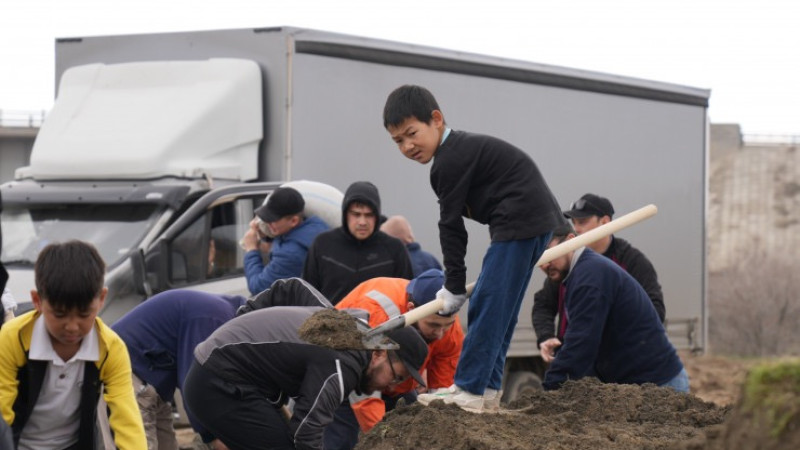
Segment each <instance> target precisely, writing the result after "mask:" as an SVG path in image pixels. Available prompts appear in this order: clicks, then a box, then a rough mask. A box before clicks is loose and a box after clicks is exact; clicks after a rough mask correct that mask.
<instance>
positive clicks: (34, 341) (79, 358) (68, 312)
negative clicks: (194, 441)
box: [0, 241, 147, 450]
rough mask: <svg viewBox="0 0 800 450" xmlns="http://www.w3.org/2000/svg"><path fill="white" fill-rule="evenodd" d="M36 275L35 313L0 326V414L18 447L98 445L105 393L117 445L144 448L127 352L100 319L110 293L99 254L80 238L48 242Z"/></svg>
mask: <svg viewBox="0 0 800 450" xmlns="http://www.w3.org/2000/svg"><path fill="white" fill-rule="evenodd" d="M34 273H35V281H36V289H35V290H32V291H31V299H32V300H33V304H34V307H35V310H34V311H30V312H28V313H26V314H23V315H21V316H19V317H17V318H16V319H14V320H12V321H10V322H8V323H6V324H5V325H4V326H3V328H2V329H0V411H2V415H3V419H4V420H5V421H6V423H8V424H9V425H11V428H12V430H13V434H14V443H15V445H17V448H18V449H36V450H40V449H50V448H52V449H68V450H71V449H94V448H99V446H100V442H98V440H97V436H99V433H98V432H97V430H96V429H95V424H96V423H97V420H96V419H97V413H98V411H97V404H98V400H99V398H100V394H101V392H102V393H103V398H104V399H105V401H106V403H107V404H108V409H109V411H110V413H111V415H110V418H109V422H110V425H111V430H112V431H113V433H114V441H115V444H116V446H117V448H119V449H121V450H128V449H137V450H138V449H146V448H147V444H146V440H145V435H144V427H143V425H142V416H141V415H140V414H139V409H138V406H137V404H136V398H135V397H134V393H133V384H132V381H131V365H130V358H129V357H128V350H127V348H126V347H125V344H124V343H123V341H122V339H120V338H119V336H117V334H116V333H114V332H113V331H112V330H111V329H110V328H109V327H107V326H106V325H105V324H104V323H103V322H102V320H100V319H99V318H98V317H97V313H98V312H99V311H100V309H101V308H102V307H103V302H104V300H105V296H106V293H107V292H108V289H107V288H105V287H103V277H104V274H105V263H104V262H103V260H102V258H101V257H100V255H99V254H98V252H97V250H96V249H95V248H94V247H93V246H92V245H90V244H87V243H84V242H80V241H70V242H66V243H63V244H50V245H48V246H47V247H45V248H44V249H43V250H42V251H41V253H39V256H38V258H37V260H36V265H35V267H34ZM102 414H105V411H103V412H102Z"/></svg>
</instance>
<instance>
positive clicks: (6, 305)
mask: <svg viewBox="0 0 800 450" xmlns="http://www.w3.org/2000/svg"><path fill="white" fill-rule="evenodd" d="M0 300H2V302H3V312H8V311H14V310H16V309H17V301H16V300H14V296H13V295H11V291H10V290H8V288H5V289H3V295H2V296H0Z"/></svg>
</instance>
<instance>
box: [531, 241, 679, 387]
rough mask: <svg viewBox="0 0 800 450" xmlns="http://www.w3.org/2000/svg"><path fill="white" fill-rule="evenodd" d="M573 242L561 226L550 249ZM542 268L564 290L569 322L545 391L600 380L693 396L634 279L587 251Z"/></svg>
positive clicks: (667, 341)
mask: <svg viewBox="0 0 800 450" xmlns="http://www.w3.org/2000/svg"><path fill="white" fill-rule="evenodd" d="M573 237H575V233H574V232H573V231H572V228H571V226H569V225H564V226H561V227H559V228H557V229H556V231H554V232H553V238H552V240H551V241H550V244H549V245H548V248H550V247H553V246H555V245H557V244H559V243H561V242H562V241H564V240H567V239H571V238H573ZM541 267H542V270H544V272H545V273H546V274H547V277H548V278H549V279H550V280H552V281H554V282H558V283H561V284H563V285H564V286H565V288H566V297H565V302H564V303H565V314H566V315H567V318H568V319H569V321H568V325H567V328H566V333H565V334H564V343H563V345H562V346H561V348H560V350H559V351H558V353H557V354H556V355H555V359H554V360H553V362H552V364H551V365H550V369H549V370H548V371H547V373H545V377H544V388H545V389H548V390H550V389H558V388H559V387H560V386H561V384H562V383H564V382H565V381H567V380H576V379H579V378H582V377H584V376H595V377H597V378H598V379H600V381H602V382H605V383H620V384H644V383H653V384H656V385H659V386H668V387H671V388H673V389H675V390H676V391H679V392H689V377H688V375H687V374H686V370H685V369H684V368H683V364H682V363H681V360H680V359H679V358H678V355H677V353H676V351H675V348H674V347H673V346H672V344H671V343H670V342H669V340H668V339H667V334H666V332H665V330H664V326H663V325H662V324H661V320H660V319H659V317H658V314H657V313H656V310H655V308H654V307H653V302H652V301H650V298H649V297H648V296H647V293H646V292H645V291H644V289H643V288H642V286H641V285H640V284H639V283H638V282H637V281H636V280H635V279H634V278H633V277H632V276H631V275H629V274H628V273H627V272H625V270H623V269H622V268H621V267H620V266H619V265H617V264H616V263H614V261H612V260H610V259H608V258H606V257H604V256H602V255H600V254H598V253H595V252H594V251H592V250H591V249H590V248H587V247H581V248H579V249H578V250H575V251H572V252H570V253H568V254H566V255H565V256H562V257H560V258H557V259H555V260H553V261H551V262H549V263H547V264H544V265H542V266H541Z"/></svg>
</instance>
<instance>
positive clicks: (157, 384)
mask: <svg viewBox="0 0 800 450" xmlns="http://www.w3.org/2000/svg"><path fill="white" fill-rule="evenodd" d="M245 300H246V299H245V298H244V297H241V296H224V295H215V294H209V293H205V292H200V291H191V290H184V289H175V290H171V291H166V292H162V293H160V294H157V295H155V296H153V297H152V298H150V299H148V300H146V301H144V302H143V303H141V304H139V305H138V306H136V308H133V309H132V310H131V311H129V312H128V313H127V314H125V315H124V316H123V317H122V318H121V319H119V320H118V321H117V322H116V323H115V324H114V325H113V326H112V327H111V328H112V329H113V330H114V331H115V332H116V333H117V334H118V335H119V336H120V337H121V338H122V340H123V341H125V345H127V347H128V352H129V353H130V356H131V368H132V369H133V373H134V375H136V376H137V377H139V379H141V380H142V381H143V382H145V383H147V384H149V385H151V386H153V387H154V388H155V390H156V392H158V395H159V396H160V397H161V398H162V399H163V400H164V401H172V397H173V395H174V393H175V389H176V388H177V389H181V390H183V382H184V380H185V379H186V373H187V372H188V371H189V368H190V367H191V365H192V362H193V361H194V348H195V347H196V346H197V344H199V343H201V342H203V341H204V340H206V339H207V338H208V337H209V336H210V335H211V333H213V332H214V330H216V329H217V328H219V327H220V326H221V325H222V324H223V323H225V322H227V321H228V320H230V319H232V318H233V317H234V315H235V314H236V309H237V308H239V306H241V305H243V304H244V302H245ZM189 420H190V421H191V422H192V427H193V428H194V429H195V430H196V431H197V432H199V433H201V434H203V433H204V431H203V430H202V428H201V427H200V426H199V425H198V424H197V423H196V422H195V421H194V420H193V419H192V417H191V414H190V415H189Z"/></svg>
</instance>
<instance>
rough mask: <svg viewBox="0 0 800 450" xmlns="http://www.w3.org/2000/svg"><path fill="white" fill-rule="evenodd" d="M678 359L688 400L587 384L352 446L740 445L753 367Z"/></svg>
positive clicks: (440, 412)
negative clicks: (734, 438) (507, 409)
mask: <svg viewBox="0 0 800 450" xmlns="http://www.w3.org/2000/svg"><path fill="white" fill-rule="evenodd" d="M359 337H360V335H359ZM681 359H682V360H683V363H684V365H685V366H686V370H687V371H688V372H689V378H690V383H691V390H692V395H689V396H686V395H681V394H676V393H674V392H672V391H670V390H667V389H664V388H657V387H655V386H646V387H639V386H619V385H602V384H600V383H597V382H593V381H590V380H586V381H582V382H576V383H570V386H567V387H565V388H564V389H562V390H561V391H556V392H546V393H544V392H542V393H537V394H535V395H533V396H531V397H529V398H527V399H525V400H522V401H519V402H517V403H516V404H513V405H509V406H512V407H515V408H526V409H525V410H524V411H521V412H515V413H509V414H474V413H468V412H466V411H463V410H460V409H459V408H457V407H454V406H447V405H443V404H441V402H434V403H433V404H432V405H431V406H429V407H424V406H422V405H411V406H407V407H400V408H398V409H397V410H396V411H394V412H391V413H389V414H388V415H387V417H386V419H385V420H384V421H383V422H382V423H380V424H379V425H378V426H376V427H375V429H373V431H371V432H370V433H368V434H367V435H365V436H363V437H362V439H361V442H360V443H359V446H358V447H357V448H359V449H375V450H382V449H393V450H402V449H412V448H413V449H418V448H425V449H431V450H435V449H459V448H464V449H467V448H468V449H474V450H481V449H499V450H503V449H540V448H541V449H544V448H547V449H553V450H568V449H569V450H573V449H577V450H579V449H590V450H600V449H603V450H605V449H670V450H722V449H724V448H726V447H725V446H724V445H723V444H722V443H723V442H724V441H723V438H724V437H725V436H726V435H727V434H731V433H735V430H739V431H738V432H739V435H738V438H740V439H742V436H741V434H743V433H745V434H746V433H748V431H747V430H750V429H751V428H752V427H751V426H750V425H749V423H750V422H749V420H750V419H748V418H747V417H746V416H744V415H743V416H742V418H738V416H737V414H738V412H737V410H736V409H735V408H734V405H736V403H737V401H738V400H739V398H740V397H741V389H742V384H743V381H744V379H745V376H746V374H747V370H748V368H750V367H751V366H752V365H753V364H754V363H753V362H752V361H748V360H742V359H736V358H726V357H720V356H705V355H703V356H697V355H692V354H690V353H682V354H681ZM726 418H727V419H726ZM443 430H445V431H443ZM179 433H180V432H179ZM184 434H185V437H183V439H180V435H179V439H180V442H181V448H182V449H183V448H191V447H190V446H189V445H188V442H187V441H188V440H189V439H188V438H189V437H190V436H192V435H193V433H188V432H187V433H184ZM754 435H755V434H754ZM759 436H760V435H759ZM742 442H747V443H750V444H752V443H753V442H754V441H753V440H749V441H748V440H746V439H745V440H743V441H742ZM793 442H797V441H793ZM740 448H742V449H744V448H748V447H740ZM749 448H758V446H751V447H749ZM770 448H780V447H770ZM783 448H800V447H799V446H798V445H796V444H795V445H790V446H788V447H783Z"/></svg>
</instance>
